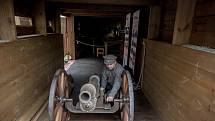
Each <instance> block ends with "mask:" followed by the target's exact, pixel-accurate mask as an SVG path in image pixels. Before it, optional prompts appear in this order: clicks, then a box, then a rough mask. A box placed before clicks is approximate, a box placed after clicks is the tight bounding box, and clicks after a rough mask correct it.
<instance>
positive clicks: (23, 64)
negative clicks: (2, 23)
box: [0, 34, 63, 121]
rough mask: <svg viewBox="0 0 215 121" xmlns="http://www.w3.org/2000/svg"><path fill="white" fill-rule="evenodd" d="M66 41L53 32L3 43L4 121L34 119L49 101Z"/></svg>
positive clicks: (1, 114)
mask: <svg viewBox="0 0 215 121" xmlns="http://www.w3.org/2000/svg"><path fill="white" fill-rule="evenodd" d="M62 42H63V40H62V36H61V35H57V34H51V35H46V36H43V35H40V36H34V37H27V38H22V39H18V41H14V42H8V43H1V44H0V58H1V60H0V65H2V66H1V68H0V77H1V80H0V92H3V93H0V96H1V97H2V99H4V100H0V104H1V105H2V106H1V108H0V120H6V121H13V120H17V121H28V120H31V118H32V117H33V116H34V115H35V113H36V112H37V111H38V109H39V108H40V107H41V105H42V104H43V103H44V101H45V100H47V96H48V91H49V86H50V83H51V79H52V77H53V75H54V73H55V71H56V70H57V69H58V68H63V44H62Z"/></svg>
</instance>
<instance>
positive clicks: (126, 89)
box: [120, 71, 134, 121]
mask: <svg viewBox="0 0 215 121" xmlns="http://www.w3.org/2000/svg"><path fill="white" fill-rule="evenodd" d="M122 96H123V97H125V98H129V102H128V103H124V104H123V105H122V110H121V113H120V114H121V120H122V121H133V120H134V92H133V85H132V79H131V76H130V73H129V72H128V71H126V74H125V75H124V76H123V83H122Z"/></svg>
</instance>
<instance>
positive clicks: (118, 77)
mask: <svg viewBox="0 0 215 121" xmlns="http://www.w3.org/2000/svg"><path fill="white" fill-rule="evenodd" d="M123 71H124V68H123V67H122V66H121V65H120V64H119V63H116V66H115V67H114V68H113V69H112V70H108V69H107V68H106V67H104V69H103V72H102V80H101V87H102V88H106V86H107V83H109V84H110V85H112V89H111V91H110V93H109V95H108V96H112V97H114V96H115V95H116V94H117V92H118V90H119V88H120V86H121V84H122V73H123Z"/></svg>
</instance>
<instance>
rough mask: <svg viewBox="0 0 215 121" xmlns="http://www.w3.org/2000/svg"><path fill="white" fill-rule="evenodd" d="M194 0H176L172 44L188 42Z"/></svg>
mask: <svg viewBox="0 0 215 121" xmlns="http://www.w3.org/2000/svg"><path fill="white" fill-rule="evenodd" d="M195 5H196V0H178V3H177V11H176V18H175V25H174V32H173V41H172V44H175V45H181V44H187V43H189V39H190V35H191V31H192V20H193V16H194V12H195Z"/></svg>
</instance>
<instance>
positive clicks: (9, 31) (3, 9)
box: [0, 0, 16, 41]
mask: <svg viewBox="0 0 215 121" xmlns="http://www.w3.org/2000/svg"><path fill="white" fill-rule="evenodd" d="M15 39H16V26H15V18H14V9H13V0H7V1H5V0H0V41H1V40H9V41H14V40H15Z"/></svg>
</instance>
